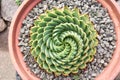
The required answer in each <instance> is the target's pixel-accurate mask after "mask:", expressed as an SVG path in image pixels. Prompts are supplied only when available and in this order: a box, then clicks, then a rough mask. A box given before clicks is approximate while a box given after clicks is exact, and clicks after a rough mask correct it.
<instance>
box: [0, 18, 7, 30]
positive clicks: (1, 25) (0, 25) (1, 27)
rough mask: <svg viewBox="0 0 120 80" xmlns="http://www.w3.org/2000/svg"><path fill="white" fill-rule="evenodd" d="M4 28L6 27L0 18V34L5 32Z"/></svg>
mask: <svg viewBox="0 0 120 80" xmlns="http://www.w3.org/2000/svg"><path fill="white" fill-rule="evenodd" d="M6 27H7V25H6V24H5V22H4V20H3V19H1V18H0V32H2V31H3V30H5V28H6Z"/></svg>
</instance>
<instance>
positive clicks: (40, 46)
mask: <svg viewBox="0 0 120 80" xmlns="http://www.w3.org/2000/svg"><path fill="white" fill-rule="evenodd" d="M96 37H97V31H96V30H95V29H94V25H93V24H92V22H91V21H90V19H89V16H88V14H80V11H79V9H78V8H74V9H72V10H70V9H69V8H68V7H66V6H65V7H64V8H61V9H58V8H53V9H52V10H47V11H46V12H45V13H43V14H41V15H40V16H39V17H38V19H36V20H35V21H34V26H33V27H31V29H30V43H29V45H30V46H31V54H32V56H34V58H35V60H36V62H37V63H38V64H39V66H40V68H41V69H43V70H45V71H46V72H48V73H54V74H55V75H56V76H59V75H64V76H68V75H69V74H70V73H73V74H74V73H78V71H79V69H84V68H85V67H86V66H87V64H86V63H88V62H91V61H92V60H93V58H94V55H95V53H96V46H97V44H98V40H97V39H96Z"/></svg>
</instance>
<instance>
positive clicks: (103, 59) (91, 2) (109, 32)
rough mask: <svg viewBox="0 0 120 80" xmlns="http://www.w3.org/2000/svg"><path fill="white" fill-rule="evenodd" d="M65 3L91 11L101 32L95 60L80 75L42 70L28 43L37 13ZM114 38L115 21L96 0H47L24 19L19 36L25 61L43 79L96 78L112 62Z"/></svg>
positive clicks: (96, 27)
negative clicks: (56, 74)
mask: <svg viewBox="0 0 120 80" xmlns="http://www.w3.org/2000/svg"><path fill="white" fill-rule="evenodd" d="M65 5H68V6H69V8H70V9H72V8H74V7H75V6H77V7H78V8H79V9H80V11H81V13H82V14H83V13H89V16H90V20H91V21H92V22H93V23H94V25H95V29H96V30H97V31H98V33H99V36H98V40H99V44H98V46H97V53H96V55H95V58H94V61H93V62H91V63H88V67H87V68H86V69H85V70H80V71H79V75H74V76H73V75H70V76H68V77H64V76H59V77H54V75H52V74H47V73H46V72H44V71H43V70H41V69H40V68H39V66H38V64H37V63H36V62H35V61H34V58H33V57H32V56H31V54H30V46H29V45H28V42H29V30H30V27H31V26H32V25H33V22H34V20H35V19H36V18H37V16H38V15H39V14H42V13H44V11H45V10H46V9H51V8H52V7H54V6H57V7H58V8H61V7H63V6H65ZM74 5H75V6H74ZM115 39H116V36H115V31H114V24H113V22H112V20H111V18H110V17H109V14H108V12H107V10H106V9H105V8H103V7H102V6H101V4H99V3H97V1H96V0H44V1H42V3H39V4H38V5H36V6H35V8H33V10H31V11H30V13H29V14H28V16H27V17H26V18H25V20H24V21H23V26H22V28H21V30H20V36H19V38H18V40H19V44H18V45H19V46H20V50H21V52H22V53H23V55H24V58H23V59H24V61H25V62H26V64H27V65H28V66H29V67H30V69H31V71H32V72H33V73H35V74H36V75H37V76H38V77H39V78H42V79H43V80H73V79H76V80H79V79H80V80H94V78H95V77H96V76H97V75H98V74H100V73H101V72H102V71H103V69H104V68H105V67H106V66H107V64H108V63H109V61H110V59H111V57H112V53H113V51H114V49H115V47H116V46H115V42H116V40H115Z"/></svg>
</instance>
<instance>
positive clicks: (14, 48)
mask: <svg viewBox="0 0 120 80" xmlns="http://www.w3.org/2000/svg"><path fill="white" fill-rule="evenodd" d="M40 1H41V0H34V1H33V0H25V1H24V2H23V3H22V4H21V5H20V7H19V8H18V10H17V12H16V14H15V16H14V17H13V20H12V22H11V26H10V30H9V36H8V43H9V44H8V46H9V52H10V56H11V60H12V62H13V64H14V66H15V69H16V70H17V71H18V73H19V74H20V76H21V77H22V78H23V79H24V80H40V79H39V78H37V77H36V76H35V75H34V74H33V73H32V72H31V71H30V69H29V68H28V67H27V66H26V64H25V62H24V61H23V60H22V59H23V55H22V54H19V55H18V53H20V50H19V47H18V45H17V44H18V39H16V38H18V35H19V30H20V28H21V26H22V21H23V20H24V18H25V17H26V15H27V14H28V13H29V11H30V10H31V9H32V8H33V7H34V6H35V5H36V4H37V3H38V2H40ZM98 1H99V2H100V3H102V5H103V4H104V5H103V6H104V7H107V8H109V9H107V10H108V11H109V14H110V13H112V14H110V16H111V18H112V20H113V22H114V24H115V31H116V34H117V35H116V36H117V42H116V43H117V44H116V49H115V51H114V55H113V57H112V60H111V61H110V63H109V64H108V66H107V67H106V68H105V69H104V70H103V72H102V73H101V74H100V75H98V76H97V77H96V80H113V79H114V78H115V77H116V76H117V74H118V73H119V72H120V61H119V59H120V50H119V47H120V11H119V6H118V4H117V3H116V2H115V0H109V2H111V5H112V7H110V5H108V4H107V1H108V0H98ZM29 4H30V5H31V6H29ZM28 6H29V8H28ZM112 8H114V9H115V11H116V12H113V10H112ZM23 12H24V13H23ZM21 14H23V15H21ZM17 27H18V28H17ZM16 54H17V55H16ZM21 58H22V59H21ZM116 59H117V60H116ZM111 65H114V66H111ZM111 73H114V74H111Z"/></svg>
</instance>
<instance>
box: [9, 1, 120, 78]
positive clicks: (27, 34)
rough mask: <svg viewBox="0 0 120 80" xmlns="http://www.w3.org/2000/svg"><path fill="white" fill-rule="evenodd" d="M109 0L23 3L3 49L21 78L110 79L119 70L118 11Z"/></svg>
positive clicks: (119, 13)
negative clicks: (7, 53)
mask: <svg viewBox="0 0 120 80" xmlns="http://www.w3.org/2000/svg"><path fill="white" fill-rule="evenodd" d="M118 8H119V7H118V6H117V4H116V2H115V1H114V0H89V1H87V0H84V1H82V0H74V1H73V0H71V1H66V0H49V1H47V0H43V1H41V0H34V1H33V0H25V1H24V2H23V3H22V5H21V6H20V7H19V9H18V10H17V12H16V15H15V16H14V18H13V20H12V23H11V27H10V32H9V41H8V42H9V51H10V54H11V59H12V61H13V63H14V65H15V68H16V70H17V71H18V73H19V74H20V76H21V77H22V78H23V79H24V80H39V79H43V80H72V79H75V80H79V79H83V80H84V79H85V80H87V79H90V80H94V79H96V80H113V79H114V78H115V77H116V75H117V74H118V73H119V72H120V61H119V58H120V50H119V46H120V32H119V31H120V11H119V10H118Z"/></svg>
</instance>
